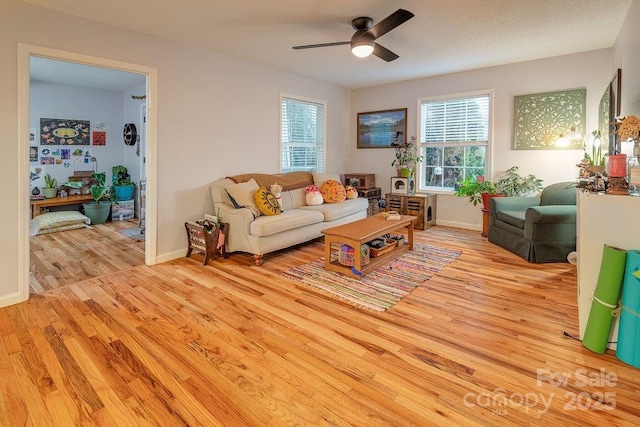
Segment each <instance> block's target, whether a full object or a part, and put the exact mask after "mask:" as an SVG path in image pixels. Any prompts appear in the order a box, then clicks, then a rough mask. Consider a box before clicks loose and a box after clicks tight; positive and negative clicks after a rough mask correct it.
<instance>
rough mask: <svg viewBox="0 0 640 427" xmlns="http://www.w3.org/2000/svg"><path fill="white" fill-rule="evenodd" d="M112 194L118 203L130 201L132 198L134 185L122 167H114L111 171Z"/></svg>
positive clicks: (125, 169)
mask: <svg viewBox="0 0 640 427" xmlns="http://www.w3.org/2000/svg"><path fill="white" fill-rule="evenodd" d="M111 170H112V173H113V176H112V180H113V182H112V183H111V185H112V187H113V192H114V195H115V199H116V200H118V201H125V200H131V199H132V198H133V190H134V188H135V184H134V182H133V181H131V177H130V176H129V173H128V171H127V168H126V167H124V166H121V165H120V166H114V167H113V168H112V169H111Z"/></svg>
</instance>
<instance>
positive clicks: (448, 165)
mask: <svg viewBox="0 0 640 427" xmlns="http://www.w3.org/2000/svg"><path fill="white" fill-rule="evenodd" d="M491 93H492V92H491V91H482V92H475V93H467V94H457V95H451V96H447V97H439V98H424V99H421V100H419V108H420V117H419V123H420V125H419V126H420V129H419V132H420V154H421V155H422V156H423V158H424V161H423V163H422V164H421V167H420V169H419V170H418V178H419V181H418V188H419V189H420V190H426V191H428V190H448V191H453V189H454V188H455V186H456V183H457V182H460V181H462V180H463V179H465V178H473V177H477V176H480V175H486V174H487V170H488V169H487V168H488V165H487V160H488V159H489V158H490V157H489V151H488V150H489V149H490V135H491V132H490V130H489V125H490V123H491V121H490V117H489V116H490V114H491Z"/></svg>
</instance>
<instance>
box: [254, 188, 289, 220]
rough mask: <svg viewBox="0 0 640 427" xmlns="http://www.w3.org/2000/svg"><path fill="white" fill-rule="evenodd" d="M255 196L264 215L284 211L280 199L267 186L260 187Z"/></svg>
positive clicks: (277, 213)
mask: <svg viewBox="0 0 640 427" xmlns="http://www.w3.org/2000/svg"><path fill="white" fill-rule="evenodd" d="M254 197H255V200H256V205H258V210H259V211H260V213H261V214H262V215H279V214H280V212H282V210H281V209H280V204H279V203H278V199H276V196H274V195H273V194H271V193H270V192H269V190H267V189H266V188H264V187H260V188H258V191H256V194H255V196H254Z"/></svg>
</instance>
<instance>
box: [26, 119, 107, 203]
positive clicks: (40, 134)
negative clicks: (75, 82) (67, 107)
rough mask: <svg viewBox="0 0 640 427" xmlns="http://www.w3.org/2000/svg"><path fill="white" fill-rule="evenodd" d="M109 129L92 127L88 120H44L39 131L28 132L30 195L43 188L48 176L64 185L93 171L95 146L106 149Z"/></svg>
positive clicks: (101, 124) (104, 126) (30, 130)
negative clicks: (64, 180)
mask: <svg viewBox="0 0 640 427" xmlns="http://www.w3.org/2000/svg"><path fill="white" fill-rule="evenodd" d="M106 128H107V124H106V123H103V122H95V123H94V124H93V126H91V122H90V121H89V120H77V119H52V118H41V119H40V128H39V129H37V128H31V129H29V143H30V146H29V165H30V191H31V192H32V193H33V190H34V188H35V187H38V188H42V186H43V185H44V175H45V174H46V173H49V174H51V175H52V176H57V177H58V181H59V182H61V180H60V177H66V176H71V175H74V172H75V171H79V170H85V171H86V170H93V169H94V168H95V163H96V157H95V154H94V152H93V149H92V146H100V147H104V146H106V141H107V132H106ZM45 169H46V171H45ZM63 170H68V172H66V173H65V172H63Z"/></svg>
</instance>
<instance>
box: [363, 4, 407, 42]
mask: <svg viewBox="0 0 640 427" xmlns="http://www.w3.org/2000/svg"><path fill="white" fill-rule="evenodd" d="M414 16H415V15H414V14H413V13H411V12H409V11H408V10H404V9H398V10H396V11H395V12H393V13H392V14H391V15H389V16H387V17H386V18H384V19H383V20H382V21H380V22H378V23H377V24H376V25H374V26H373V27H372V28H371V29H370V30H369V32H370V33H371V34H373V37H374V38H375V39H377V38H378V37H381V36H382V35H384V34H387V33H388V32H389V31H391V30H393V29H394V28H396V27H397V26H399V25H402V24H404V23H405V22H407V21H408V20H409V19H411V18H413V17H414Z"/></svg>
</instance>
